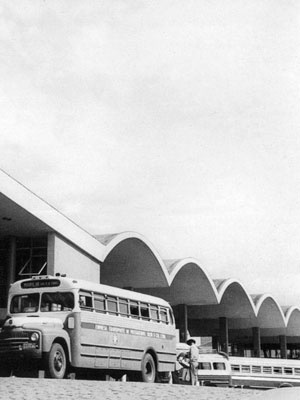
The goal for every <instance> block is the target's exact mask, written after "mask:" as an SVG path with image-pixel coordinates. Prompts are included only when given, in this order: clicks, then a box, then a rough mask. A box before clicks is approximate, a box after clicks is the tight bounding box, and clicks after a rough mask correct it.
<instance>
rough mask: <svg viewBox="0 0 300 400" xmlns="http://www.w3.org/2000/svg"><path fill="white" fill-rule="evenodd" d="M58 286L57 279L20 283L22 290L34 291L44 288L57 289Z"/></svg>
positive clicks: (58, 281)
mask: <svg viewBox="0 0 300 400" xmlns="http://www.w3.org/2000/svg"><path fill="white" fill-rule="evenodd" d="M59 285H60V280H58V279H47V280H46V279H41V280H34V281H27V282H22V283H21V287H22V289H35V288H44V287H57V286H59Z"/></svg>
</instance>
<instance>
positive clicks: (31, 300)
mask: <svg viewBox="0 0 300 400" xmlns="http://www.w3.org/2000/svg"><path fill="white" fill-rule="evenodd" d="M39 299H40V295H39V293H30V294H23V295H19V296H14V297H13V299H12V301H11V304H10V312H11V313H29V312H36V311H38V308H39Z"/></svg>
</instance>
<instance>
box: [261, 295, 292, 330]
mask: <svg viewBox="0 0 300 400" xmlns="http://www.w3.org/2000/svg"><path fill="white" fill-rule="evenodd" d="M256 316H257V323H258V325H257V326H259V327H260V328H262V329H272V330H274V329H279V330H281V329H284V328H286V320H285V316H284V314H283V311H282V308H281V307H280V305H279V304H278V302H277V301H276V300H275V298H274V297H273V296H271V295H270V294H262V295H257V296H256ZM274 333H276V332H275V331H273V334H274ZM278 334H280V333H278Z"/></svg>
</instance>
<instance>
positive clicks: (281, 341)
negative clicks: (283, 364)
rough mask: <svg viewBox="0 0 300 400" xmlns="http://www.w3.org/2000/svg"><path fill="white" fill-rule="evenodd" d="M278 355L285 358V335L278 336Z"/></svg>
mask: <svg viewBox="0 0 300 400" xmlns="http://www.w3.org/2000/svg"><path fill="white" fill-rule="evenodd" d="M279 344H280V357H281V358H287V340H286V336H285V335H280V336H279Z"/></svg>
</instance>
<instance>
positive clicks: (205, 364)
mask: <svg viewBox="0 0 300 400" xmlns="http://www.w3.org/2000/svg"><path fill="white" fill-rule="evenodd" d="M198 368H199V369H211V363H210V362H199V363H198Z"/></svg>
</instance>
